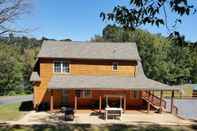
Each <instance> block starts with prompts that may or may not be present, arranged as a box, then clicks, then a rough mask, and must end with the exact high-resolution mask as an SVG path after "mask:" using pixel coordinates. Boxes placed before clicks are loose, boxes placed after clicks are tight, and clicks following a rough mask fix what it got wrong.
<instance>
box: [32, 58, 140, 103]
mask: <svg viewBox="0 0 197 131" xmlns="http://www.w3.org/2000/svg"><path fill="white" fill-rule="evenodd" d="M67 61H69V63H70V73H69V74H72V75H100V76H102V75H119V76H131V77H132V76H134V75H135V72H136V64H137V62H135V61H110V60H67ZM53 62H54V59H40V60H39V63H40V66H39V67H40V71H39V72H40V78H41V82H40V84H39V85H36V86H35V87H34V105H36V104H37V105H38V104H40V103H41V102H48V101H49V95H48V94H49V93H47V87H48V82H49V80H50V79H51V77H52V76H53ZM113 62H118V70H116V71H113V70H112V63H113ZM65 75H67V74H65ZM102 93H105V92H102ZM93 94H96V93H94V92H93ZM61 95H62V94H61V93H60V91H55V92H54V105H55V104H57V105H58V103H60V101H59V100H58V99H61V98H62V96H61ZM73 100H74V99H73ZM55 101H57V102H55Z"/></svg>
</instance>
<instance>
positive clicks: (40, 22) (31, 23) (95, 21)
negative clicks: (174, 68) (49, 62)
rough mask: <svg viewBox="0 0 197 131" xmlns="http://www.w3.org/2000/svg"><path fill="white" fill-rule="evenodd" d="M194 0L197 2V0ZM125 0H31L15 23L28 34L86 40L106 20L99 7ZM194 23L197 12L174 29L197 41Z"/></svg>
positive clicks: (107, 8) (153, 29) (152, 29)
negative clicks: (29, 7) (28, 7)
mask: <svg viewBox="0 0 197 131" xmlns="http://www.w3.org/2000/svg"><path fill="white" fill-rule="evenodd" d="M193 1H194V4H195V5H197V0H193ZM125 3H127V0H32V7H31V9H30V11H31V13H30V14H28V15H25V16H23V17H22V18H21V19H20V20H19V21H17V23H16V25H17V26H18V27H24V28H29V29H30V30H31V31H30V32H29V33H28V34H27V35H28V36H29V37H36V38H41V37H42V36H45V37H47V38H54V39H64V38H71V39H72V40H75V41H86V40H90V38H91V37H93V36H94V35H96V34H101V33H102V29H103V28H104V27H105V26H106V25H107V24H109V22H103V21H102V20H101V18H100V17H99V14H100V12H101V11H111V9H112V8H113V7H114V6H115V5H117V4H125ZM169 14H170V13H169ZM172 17H173V16H169V18H172ZM196 27H197V14H196V15H192V16H188V17H185V18H184V23H183V24H182V25H180V26H178V27H177V29H178V30H179V31H181V32H182V33H184V35H185V36H186V39H187V40H191V41H197V28H196ZM142 28H143V29H146V30H148V31H150V32H153V33H162V34H164V35H166V33H167V31H166V29H165V28H157V27H152V26H145V27H142Z"/></svg>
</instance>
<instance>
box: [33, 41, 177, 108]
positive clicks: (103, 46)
mask: <svg viewBox="0 0 197 131" xmlns="http://www.w3.org/2000/svg"><path fill="white" fill-rule="evenodd" d="M37 59H38V60H37V63H36V66H35V69H34V71H33V72H32V75H31V78H30V80H31V81H32V82H33V86H34V87H33V94H34V95H33V96H34V100H33V103H34V108H36V107H37V106H39V105H40V104H42V103H48V104H49V105H50V110H54V109H60V108H61V107H62V106H68V107H72V108H74V109H75V110H78V109H98V110H99V111H100V110H102V109H105V107H106V105H108V106H110V107H121V108H123V109H124V110H130V109H148V110H149V109H150V108H153V109H157V108H159V109H160V110H162V109H165V107H166V102H165V101H164V100H163V97H162V96H163V91H171V92H172V99H171V102H172V104H171V110H173V109H172V108H173V107H174V106H173V96H174V91H175V90H176V91H177V90H179V89H178V88H174V87H171V86H168V85H165V84H162V83H159V82H157V81H154V80H151V79H148V78H147V77H146V76H145V75H144V72H143V68H142V64H141V59H140V56H139V54H138V50H137V47H136V43H110V42H106V43H105V42H103V43H97V42H63V41H44V42H43V44H42V47H41V50H40V52H39V54H38V57H37ZM154 91H160V92H161V93H160V94H161V95H160V97H157V96H154Z"/></svg>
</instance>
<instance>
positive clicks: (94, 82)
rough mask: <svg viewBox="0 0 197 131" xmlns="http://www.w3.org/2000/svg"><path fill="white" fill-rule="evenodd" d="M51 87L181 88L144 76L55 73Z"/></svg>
mask: <svg viewBox="0 0 197 131" xmlns="http://www.w3.org/2000/svg"><path fill="white" fill-rule="evenodd" d="M48 88H49V89H83V88H85V89H112V90H114V89H131V90H169V91H170V90H180V88H176V87H171V86H168V85H165V84H162V83H159V82H157V81H154V80H151V79H147V78H142V77H124V76H82V75H81V76H74V75H55V76H53V77H52V79H51V81H50V82H49V85H48Z"/></svg>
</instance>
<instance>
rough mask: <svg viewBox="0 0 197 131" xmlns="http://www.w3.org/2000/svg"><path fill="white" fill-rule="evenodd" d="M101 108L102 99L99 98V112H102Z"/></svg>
mask: <svg viewBox="0 0 197 131" xmlns="http://www.w3.org/2000/svg"><path fill="white" fill-rule="evenodd" d="M101 106H102V97H101V96H99V112H101Z"/></svg>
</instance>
